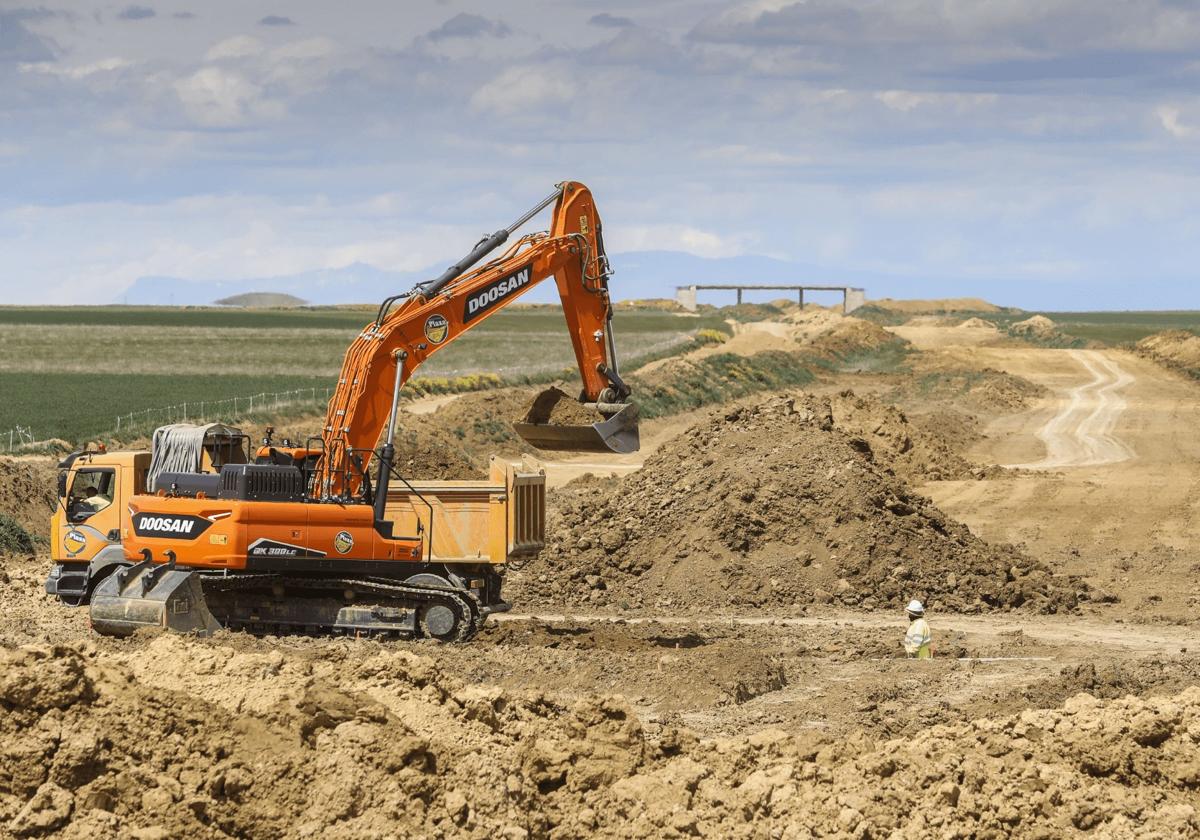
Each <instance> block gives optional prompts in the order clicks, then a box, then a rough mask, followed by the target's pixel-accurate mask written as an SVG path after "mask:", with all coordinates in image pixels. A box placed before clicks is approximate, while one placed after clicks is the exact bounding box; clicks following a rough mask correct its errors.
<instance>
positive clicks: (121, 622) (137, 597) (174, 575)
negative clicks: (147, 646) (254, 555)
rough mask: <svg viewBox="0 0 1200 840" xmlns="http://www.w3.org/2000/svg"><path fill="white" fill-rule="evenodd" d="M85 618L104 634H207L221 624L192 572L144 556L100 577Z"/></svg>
mask: <svg viewBox="0 0 1200 840" xmlns="http://www.w3.org/2000/svg"><path fill="white" fill-rule="evenodd" d="M91 621H92V629H93V630H95V631H96V632H97V633H101V634H103V635H105V636H129V635H131V634H132V633H133V632H134V631H136V630H140V629H142V628H143V627H157V628H161V629H165V630H173V631H175V632H176V633H194V634H196V635H199V636H209V635H212V634H213V633H215V632H216V631H217V630H219V629H220V628H221V625H220V624H218V623H217V620H216V619H215V618H213V615H212V613H211V612H209V610H208V605H207V604H206V603H205V601H204V590H203V589H202V588H201V586H200V576H199V575H198V574H197V573H196V572H194V571H189V570H186V569H178V568H175V566H174V565H170V564H164V563H153V562H151V561H149V560H145V561H143V562H141V563H138V564H136V565H133V566H130V567H129V568H127V569H119V570H118V571H116V572H113V573H112V574H111V575H109V576H108V577H106V578H105V579H104V580H102V581H101V582H100V584H99V585H98V586H97V587H96V590H95V591H94V592H93V593H92V602H91Z"/></svg>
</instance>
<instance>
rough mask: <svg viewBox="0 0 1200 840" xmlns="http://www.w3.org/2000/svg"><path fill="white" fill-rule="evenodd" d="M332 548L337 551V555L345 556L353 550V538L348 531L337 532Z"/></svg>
mask: <svg viewBox="0 0 1200 840" xmlns="http://www.w3.org/2000/svg"><path fill="white" fill-rule="evenodd" d="M333 547H334V548H336V549H337V552H338V554H346V553H347V552H349V551H350V549H352V548H354V537H353V536H351V534H350V532H349V531H338V532H337V536H335V537H334V538H333Z"/></svg>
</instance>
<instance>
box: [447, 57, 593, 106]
mask: <svg viewBox="0 0 1200 840" xmlns="http://www.w3.org/2000/svg"><path fill="white" fill-rule="evenodd" d="M563 73H564V70H563V68H559V67H550V66H546V65H543V66H535V67H528V66H522V67H510V68H508V69H507V70H505V71H504V72H502V73H501V74H500V75H499V76H497V77H496V78H494V79H492V80H491V81H489V82H487V83H486V84H484V85H483V86H482V87H480V88H479V89H478V90H476V91H475V93H474V94H472V96H471V107H472V108H474V109H475V110H477V111H491V112H492V113H495V114H500V115H502V116H512V115H514V114H517V113H519V112H521V111H527V110H535V109H545V108H550V107H553V106H555V105H562V104H565V103H567V102H570V101H571V100H572V99H573V98H574V97H576V96H578V95H579V91H578V90H577V88H576V86H575V85H574V84H572V83H571V82H570V81H568V80H567V79H564V78H563Z"/></svg>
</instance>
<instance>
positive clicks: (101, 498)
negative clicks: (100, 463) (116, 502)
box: [67, 469, 117, 522]
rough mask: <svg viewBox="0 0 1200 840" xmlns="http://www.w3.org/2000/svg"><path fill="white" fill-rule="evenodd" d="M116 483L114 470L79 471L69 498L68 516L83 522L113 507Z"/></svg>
mask: <svg viewBox="0 0 1200 840" xmlns="http://www.w3.org/2000/svg"><path fill="white" fill-rule="evenodd" d="M116 483H117V482H116V473H115V471H114V470H111V469H84V470H77V471H76V473H75V480H74V481H72V482H71V492H70V493H69V494H68V496H67V514H68V515H69V516H70V518H71V521H72V522H83V521H84V520H85V519H88V518H89V517H91V516H92V515H93V514H96V513H99V512H100V511H102V510H104V509H105V508H107V507H108V506H109V505H111V504H112V503H113V494H114V492H115V490H116Z"/></svg>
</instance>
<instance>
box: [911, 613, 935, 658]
mask: <svg viewBox="0 0 1200 840" xmlns="http://www.w3.org/2000/svg"><path fill="white" fill-rule="evenodd" d="M904 649H905V650H906V651H908V655H909V656H910V657H914V658H916V659H932V658H933V634H932V633H930V632H929V622H927V621H926V620H925V619H923V618H918V619H916V620H915V621H913V623H912V624H910V625H908V632H907V633H905V634H904Z"/></svg>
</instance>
